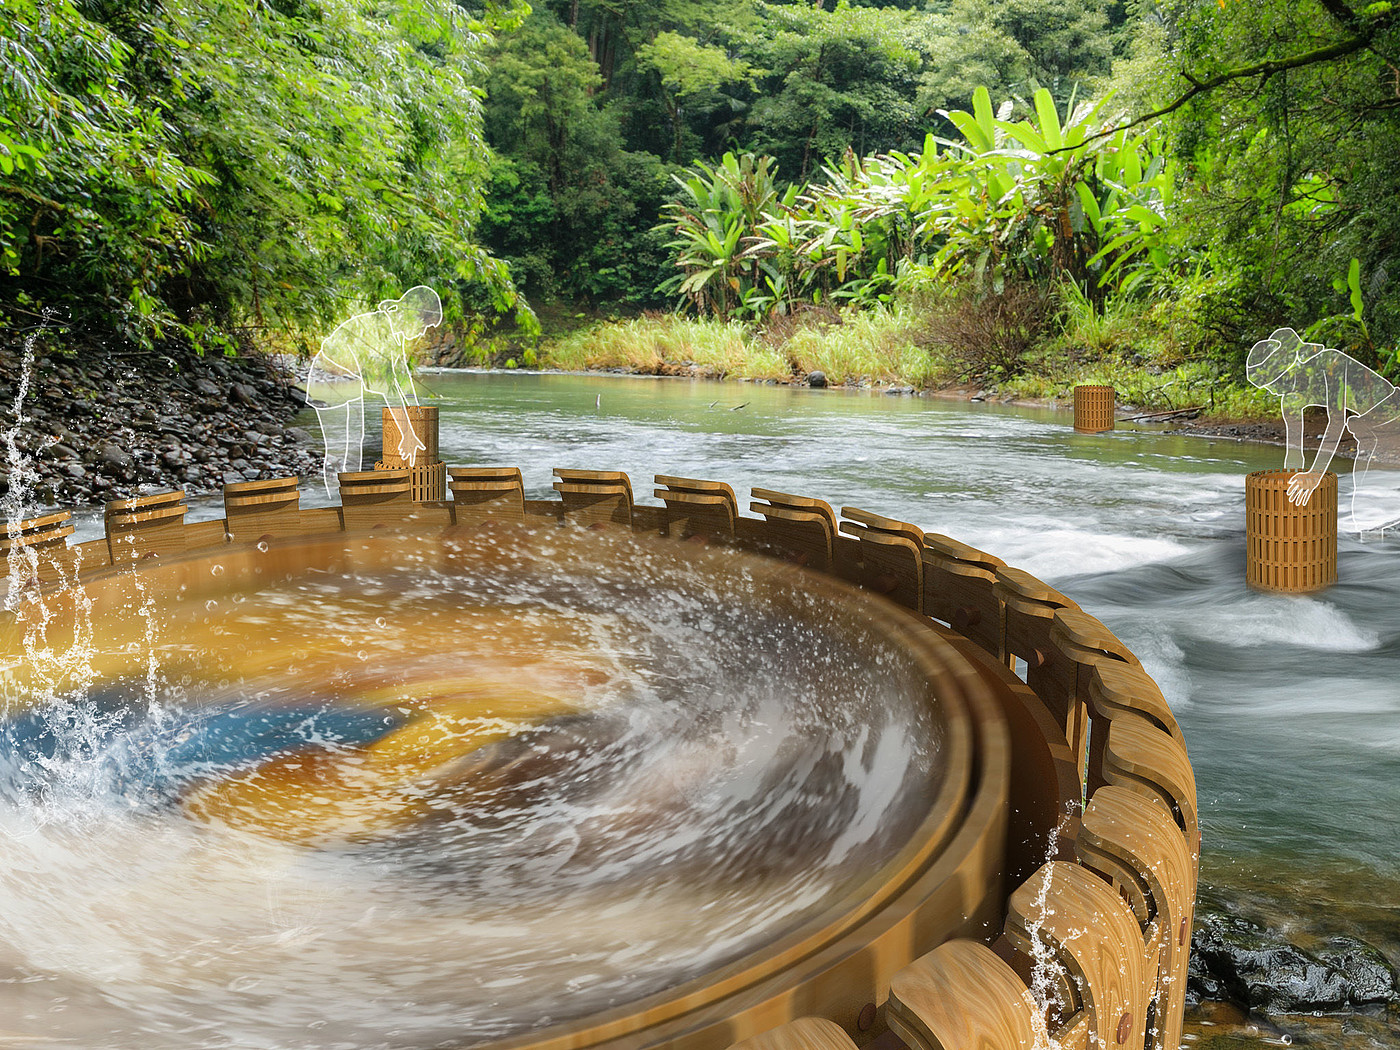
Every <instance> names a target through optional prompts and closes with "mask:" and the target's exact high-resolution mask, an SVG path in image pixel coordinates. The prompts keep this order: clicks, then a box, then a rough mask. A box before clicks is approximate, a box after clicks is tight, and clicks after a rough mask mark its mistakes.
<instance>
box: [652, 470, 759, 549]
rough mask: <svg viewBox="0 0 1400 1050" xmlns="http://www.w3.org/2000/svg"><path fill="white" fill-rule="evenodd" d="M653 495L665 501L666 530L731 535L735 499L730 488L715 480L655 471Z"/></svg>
mask: <svg viewBox="0 0 1400 1050" xmlns="http://www.w3.org/2000/svg"><path fill="white" fill-rule="evenodd" d="M656 484H658V485H661V486H663V487H662V488H658V489H656V490H655V493H654V495H655V496H656V498H657V499H659V500H661V501H662V502H663V503H665V504H666V531H667V533H668V534H670V535H673V536H677V537H686V536H722V537H730V538H732V537H733V536H734V532H735V524H736V522H737V520H738V517H739V501H738V498H737V497H736V496H735V495H734V490H733V489H732V488H730V487H729V486H728V485H726V484H724V483H723V482H719V481H704V480H701V479H698V478H679V477H675V476H673V475H670V474H657V475H656Z"/></svg>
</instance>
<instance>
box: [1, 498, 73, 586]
mask: <svg viewBox="0 0 1400 1050" xmlns="http://www.w3.org/2000/svg"><path fill="white" fill-rule="evenodd" d="M71 517H72V515H71V514H70V513H69V512H68V511H66V510H63V511H59V512H57V513H56V514H44V515H40V516H39V517H35V518H26V519H24V520H23V521H20V522H17V523H15V524H14V525H13V526H9V527H7V526H5V525H0V579H3V578H4V577H6V576H8V575H9V574H10V573H11V572H14V573H17V574H19V575H20V576H21V577H25V578H27V579H28V584H25V580H24V579H21V581H20V582H21V584H22V585H35V586H41V585H43V584H48V583H53V582H55V581H57V580H61V579H66V578H67V577H68V576H70V575H72V573H73V566H74V557H75V555H74V551H72V550H70V549H69V548H68V537H69V536H71V535H73V531H74V527H73V524H72V523H71V521H70V520H69V519H70V518H71Z"/></svg>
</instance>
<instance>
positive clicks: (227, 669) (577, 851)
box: [0, 529, 939, 1050]
mask: <svg viewBox="0 0 1400 1050" xmlns="http://www.w3.org/2000/svg"><path fill="white" fill-rule="evenodd" d="M550 536H552V537H557V536H558V534H557V533H555V532H554V530H553V529H551V530H550ZM547 538H548V537H547ZM534 542H535V541H534V540H531V544H533V543H534ZM549 542H550V543H554V544H556V545H557V546H556V547H555V548H546V549H545V550H544V551H543V552H541V551H539V550H532V551H531V553H530V554H529V555H528V556H526V555H525V554H524V553H523V551H524V548H520V549H519V550H518V551H517V553H518V554H519V555H520V556H519V557H516V556H514V555H512V556H507V557H502V556H501V555H500V553H499V548H498V547H496V546H491V545H489V544H488V543H487V541H486V540H482V541H480V543H481V546H480V550H479V552H478V553H481V554H482V556H483V557H482V561H481V562H480V563H479V564H475V565H473V563H472V560H471V559H470V558H467V559H459V561H457V562H456V563H454V567H452V568H449V569H444V568H443V566H442V564H441V563H440V562H438V563H434V564H431V565H430V564H429V563H428V561H421V562H417V563H415V557H414V556H411V555H410V556H407V557H406V559H405V562H406V563H405V564H404V565H402V566H401V567H399V568H393V569H390V568H384V567H381V566H374V567H371V568H360V569H356V570H354V571H351V572H348V573H338V572H334V571H329V572H324V571H311V572H307V573H300V574H296V575H291V576H289V577H287V578H284V579H281V580H279V581H277V582H273V583H270V584H266V585H262V586H255V585H253V584H252V583H250V582H249V581H248V580H246V579H241V580H234V579H229V580H224V581H220V583H219V587H220V588H221V589H220V590H218V591H211V592H208V593H206V592H200V593H197V594H196V593H194V592H193V591H191V592H190V593H188V594H186V595H185V597H184V598H183V599H181V600H169V601H167V600H165V599H164V598H161V599H159V600H151V601H145V602H144V604H143V605H137V606H135V607H133V608H131V609H129V610H127V611H125V612H124V613H123V614H122V615H119V616H111V617H100V618H99V619H98V620H97V621H95V622H94V625H93V626H94V630H95V637H96V638H97V640H98V642H99V643H100V644H98V645H97V647H96V654H95V655H94V656H93V658H92V660H91V661H90V667H89V668H88V673H89V674H90V675H91V683H90V684H89V685H88V687H87V688H86V689H85V690H82V691H78V692H75V691H68V692H66V693H65V695H61V696H59V697H56V698H54V699H53V700H52V701H45V700H44V699H43V698H42V697H36V696H35V695H34V692H33V690H34V685H33V683H32V682H30V683H29V684H28V686H26V685H25V682H24V681H23V680H22V679H21V678H20V677H18V676H17V675H15V674H14V673H12V674H11V676H10V682H9V686H8V687H7V688H8V695H7V697H6V701H7V718H6V720H5V722H4V725H3V728H4V738H3V749H2V750H0V777H3V781H2V783H3V798H0V830H3V838H4V843H5V864H4V866H3V869H0V956H2V958H0V972H4V973H7V974H8V973H13V974H15V975H16V978H15V979H14V980H12V981H10V982H8V983H6V984H0V1044H3V1043H4V1042H5V1038H4V1037H9V1038H11V1039H15V1038H19V1039H24V1038H34V1039H41V1038H45V1037H47V1038H56V1039H63V1040H74V1041H76V1044H77V1045H82V1046H85V1047H92V1048H97V1047H114V1048H115V1047H123V1048H124V1047H138V1046H139V1047H142V1048H143V1050H145V1048H163V1047H176V1046H178V1047H235V1046H259V1047H263V1046H267V1047H272V1046H277V1047H283V1046H285V1047H331V1046H336V1047H342V1046H344V1047H352V1046H394V1047H400V1046H403V1047H410V1046H414V1047H416V1046H437V1045H461V1044H464V1043H470V1042H474V1041H479V1040H482V1039H489V1038H492V1037H499V1036H503V1035H508V1034H511V1033H517V1032H521V1031H525V1030H530V1029H534V1028H538V1027H541V1026H545V1025H548V1024H549V1023H551V1022H559V1021H565V1020H568V1019H570V1018H575V1017H578V1016H580V1015H582V1014H585V1013H590V1012H594V1011H597V1010H600V1009H605V1008H607V1007H609V1006H612V1005H620V1004H625V1003H628V1002H632V1001H635V1000H637V999H638V998H640V997H643V996H646V995H649V994H652V993H654V992H657V991H661V990H664V989H668V988H671V987H674V986H676V985H677V984H680V983H682V982H684V981H685V980H688V979H690V978H692V977H696V976H698V975H700V974H703V973H704V972H706V971H708V970H710V969H713V968H714V967H715V966H718V965H721V964H723V963H724V962H726V961H728V960H731V959H734V958H735V957H737V956H739V955H742V954H745V953H747V952H751V951H753V950H755V949H756V948H759V947H761V946H762V945H764V944H767V943H770V942H772V941H773V940H775V939H776V938H778V937H780V936H782V935H783V934H784V933H787V932H791V931H792V930H794V929H795V928H797V927H799V926H801V925H802V924H804V923H808V922H811V921H813V920H814V919H815V918H816V917H817V916H819V915H820V914H821V913H822V912H823V910H824V909H825V908H828V907H830V906H831V905H832V903H833V902H836V901H839V900H840V899H841V898H842V897H843V895H844V894H847V893H850V892H852V890H853V889H855V888H857V887H859V886H861V885H863V884H864V883H865V880H867V879H869V878H870V877H871V875H872V874H873V873H874V872H876V871H877V870H878V869H879V868H880V867H881V866H882V865H884V864H887V863H889V862H890V861H891V860H892V859H893V858H895V857H896V856H897V855H898V854H899V851H900V849H901V847H903V846H904V845H905V843H906V842H907V841H908V839H909V837H910V835H911V833H912V832H913V830H914V829H915V828H916V826H917V825H918V823H919V821H920V820H921V819H923V817H924V815H925V812H926V808H927V806H928V803H929V800H930V799H931V798H932V796H933V794H934V792H935V789H936V787H937V783H938V770H937V760H936V759H937V752H938V735H939V728H938V723H937V719H936V715H935V713H934V712H932V711H931V710H930V709H929V708H928V706H927V702H926V699H925V695H924V690H925V688H926V687H925V686H924V684H923V681H924V680H923V679H922V678H920V676H919V674H918V672H917V669H916V668H914V667H913V666H912V664H911V660H910V658H909V657H908V656H906V655H903V654H902V653H900V652H898V651H896V650H895V649H893V648H892V647H889V646H886V645H885V644H884V643H882V642H881V641H880V640H879V638H878V637H877V636H876V635H875V634H874V633H873V632H869V633H868V634H862V632H861V631H860V630H852V629H851V628H850V623H851V620H850V619H849V618H847V617H840V618H837V617H836V616H835V615H834V613H835V610H834V609H832V608H829V607H828V606H830V604H831V602H832V599H831V597H830V596H829V595H812V596H806V597H804V596H802V595H801V594H800V589H797V590H794V589H793V588H791V587H788V588H787V593H786V596H785V597H784V598H783V600H782V601H781V602H776V603H775V602H774V601H773V600H771V594H772V593H774V592H775V588H776V589H777V590H782V589H783V588H781V587H777V586H776V585H775V584H774V583H773V582H772V581H771V580H766V579H765V578H764V575H763V574H764V573H765V572H767V571H768V570H766V569H763V568H762V567H761V566H760V565H759V563H758V562H756V561H751V560H750V559H748V558H744V557H741V556H738V555H730V554H724V555H716V554H714V553H710V554H708V555H705V556H704V558H703V562H704V564H703V565H700V564H697V563H696V562H695V559H694V558H691V557H690V556H689V555H687V554H684V553H682V552H679V551H678V552H676V553H674V554H672V553H665V554H663V553H661V552H660V551H659V549H658V550H652V551H649V552H647V553H637V552H635V551H630V550H629V551H627V552H620V551H614V552H613V554H614V556H613V557H612V558H604V559H602V560H601V561H596V560H594V559H592V558H591V557H590V558H584V557H581V556H580V555H579V553H578V551H576V550H572V549H570V546H569V544H568V543H567V542H565V541H563V540H560V539H558V538H554V539H549ZM590 542H592V543H593V545H594V546H595V547H596V546H599V545H603V544H605V543H606V542H607V541H605V540H604V539H601V538H600V539H598V540H596V541H590ZM488 547H490V549H492V550H495V551H496V554H495V555H488V553H487V552H488ZM493 559H494V560H493ZM756 567H757V568H756ZM217 568H218V566H217V565H214V566H213V567H212V568H211V570H210V571H213V570H214V569H217ZM765 595H768V596H767V597H765ZM143 612H144V613H145V615H144V616H143V615H142V613H143ZM148 622H150V623H151V624H152V625H153V626H152V629H151V630H150V632H149V637H148V631H147V624H148ZM152 653H154V654H155V657H156V662H155V665H154V667H153V666H152V664H151V655H152ZM12 672H13V668H12ZM26 688H27V689H28V690H29V691H28V692H26ZM21 1045H23V1044H22V1043H21Z"/></svg>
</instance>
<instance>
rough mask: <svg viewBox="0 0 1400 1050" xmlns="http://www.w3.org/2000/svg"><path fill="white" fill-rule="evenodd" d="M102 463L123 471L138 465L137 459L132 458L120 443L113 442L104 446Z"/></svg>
mask: <svg viewBox="0 0 1400 1050" xmlns="http://www.w3.org/2000/svg"><path fill="white" fill-rule="evenodd" d="M102 463H103V465H104V466H107V467H110V468H112V469H113V470H118V471H122V472H123V473H125V472H126V471H128V470H131V469H132V468H134V467H135V466H136V460H134V459H132V458H131V456H129V455H128V454H127V453H126V451H125V450H124V449H122V447H121V446H120V445H116V444H113V443H111V442H108V443H107V444H106V445H104V446H103V447H102Z"/></svg>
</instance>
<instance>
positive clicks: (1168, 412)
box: [1114, 405, 1206, 423]
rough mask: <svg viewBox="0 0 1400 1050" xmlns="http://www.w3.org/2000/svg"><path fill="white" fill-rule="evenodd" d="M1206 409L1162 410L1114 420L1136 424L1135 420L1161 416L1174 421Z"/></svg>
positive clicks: (1202, 406)
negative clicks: (1177, 417)
mask: <svg viewBox="0 0 1400 1050" xmlns="http://www.w3.org/2000/svg"><path fill="white" fill-rule="evenodd" d="M1205 407H1206V406H1205V405H1197V406H1196V407H1195V408H1164V409H1162V411H1160V412H1144V413H1142V414H1141V415H1137V416H1119V417H1118V418H1117V419H1115V420H1114V422H1115V423H1132V422H1134V421H1135V420H1139V419H1156V418H1158V417H1159V416H1160V417H1164V418H1167V419H1172V418H1174V417H1176V416H1189V415H1192V414H1194V413H1197V412H1200V411H1201V410H1202V409H1203V408H1205Z"/></svg>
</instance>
